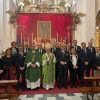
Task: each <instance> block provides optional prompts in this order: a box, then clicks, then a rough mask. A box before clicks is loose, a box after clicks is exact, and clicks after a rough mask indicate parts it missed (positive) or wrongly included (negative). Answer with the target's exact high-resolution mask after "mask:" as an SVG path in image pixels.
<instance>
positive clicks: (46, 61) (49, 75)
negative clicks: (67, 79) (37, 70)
mask: <svg viewBox="0 0 100 100" xmlns="http://www.w3.org/2000/svg"><path fill="white" fill-rule="evenodd" d="M55 63H56V58H55V56H54V54H53V53H50V54H47V53H45V54H43V55H42V66H43V69H42V74H43V84H53V83H54V82H55Z"/></svg>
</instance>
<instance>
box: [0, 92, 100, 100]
mask: <svg viewBox="0 0 100 100" xmlns="http://www.w3.org/2000/svg"><path fill="white" fill-rule="evenodd" d="M0 100H7V99H0ZM16 100H87V98H86V95H84V94H81V93H70V94H36V95H32V94H31V95H29V94H28V95H27V94H26V95H20V96H19V98H18V99H16ZM89 100H91V96H90V95H89ZM94 100H100V94H95V95H94Z"/></svg>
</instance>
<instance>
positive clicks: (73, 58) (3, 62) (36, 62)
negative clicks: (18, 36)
mask: <svg viewBox="0 0 100 100" xmlns="http://www.w3.org/2000/svg"><path fill="white" fill-rule="evenodd" d="M93 70H100V48H99V47H93V44H92V42H88V46H86V43H85V42H82V43H81V46H78V45H77V40H73V43H72V46H71V45H69V44H67V45H66V44H63V43H62V44H61V45H58V43H56V42H54V44H53V47H51V44H50V43H48V42H47V43H46V44H45V48H42V45H41V44H39V45H38V47H37V48H36V45H35V44H32V46H31V48H29V47H27V46H22V45H19V46H16V42H12V43H11V48H8V49H7V50H6V51H5V54H4V55H3V56H2V57H0V79H1V80H2V79H7V80H12V79H17V80H18V85H17V89H23V90H24V89H26V88H27V89H29V90H30V89H34V90H38V89H39V88H40V87H43V88H45V89H46V90H49V89H53V88H54V86H55V82H56V83H57V86H58V88H59V89H61V88H62V87H64V88H66V89H67V88H68V80H69V79H70V81H69V82H70V84H71V88H73V87H75V88H77V86H78V82H77V79H78V80H79V81H80V84H79V85H80V86H82V85H84V80H83V78H84V76H90V75H91V72H93ZM92 75H93V74H92ZM68 78H69V79H68ZM87 85H88V86H89V85H90V83H88V84H87Z"/></svg>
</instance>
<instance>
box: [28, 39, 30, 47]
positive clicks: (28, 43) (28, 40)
mask: <svg viewBox="0 0 100 100" xmlns="http://www.w3.org/2000/svg"><path fill="white" fill-rule="evenodd" d="M29 43H30V40H29V37H28V46H29Z"/></svg>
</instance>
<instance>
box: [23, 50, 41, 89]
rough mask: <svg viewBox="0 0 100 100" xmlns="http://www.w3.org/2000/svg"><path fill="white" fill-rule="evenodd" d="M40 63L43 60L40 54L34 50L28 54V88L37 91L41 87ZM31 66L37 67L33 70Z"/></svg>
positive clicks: (26, 60) (26, 62)
mask: <svg viewBox="0 0 100 100" xmlns="http://www.w3.org/2000/svg"><path fill="white" fill-rule="evenodd" d="M40 63H41V58H40V55H39V53H38V52H36V51H35V50H34V51H33V50H32V51H29V52H28V53H27V55H26V58H25V64H27V68H26V71H25V76H26V80H27V83H26V85H27V88H30V89H36V88H37V87H40V76H41V71H40ZM31 64H35V65H36V67H35V68H32V66H31Z"/></svg>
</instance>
